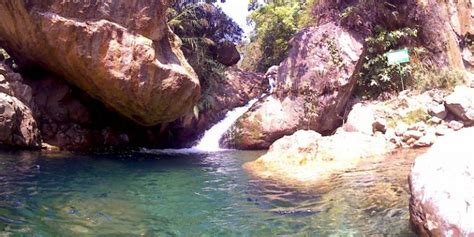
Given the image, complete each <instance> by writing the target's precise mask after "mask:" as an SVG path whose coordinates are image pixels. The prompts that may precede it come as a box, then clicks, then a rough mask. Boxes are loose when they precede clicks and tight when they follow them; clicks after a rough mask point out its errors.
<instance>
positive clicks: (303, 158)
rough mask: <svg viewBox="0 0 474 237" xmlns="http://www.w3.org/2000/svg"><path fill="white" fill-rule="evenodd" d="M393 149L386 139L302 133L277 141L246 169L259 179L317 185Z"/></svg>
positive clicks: (345, 133)
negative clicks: (265, 178) (337, 173)
mask: <svg viewBox="0 0 474 237" xmlns="http://www.w3.org/2000/svg"><path fill="white" fill-rule="evenodd" d="M349 144H350V145H349ZM392 149H393V145H391V144H389V143H388V142H387V141H386V140H385V139H384V138H383V137H373V136H369V135H366V134H362V133H357V132H354V133H348V132H342V133H337V134H336V135H333V136H330V137H322V136H321V135H320V134H318V133H317V132H314V131H305V130H301V131H298V132H296V133H295V134H293V135H291V136H285V137H283V138H281V139H279V140H277V141H276V142H275V143H274V144H273V145H272V146H271V147H270V150H269V151H268V153H267V154H265V155H264V156H262V157H260V158H259V159H258V160H256V161H254V162H251V163H247V164H246V165H245V168H246V169H248V170H249V171H250V172H252V173H253V174H255V175H257V176H261V177H267V178H272V179H278V180H282V181H284V182H290V183H291V182H303V183H308V182H314V181H316V182H317V181H318V180H321V179H324V178H328V177H329V176H330V175H331V174H333V173H334V172H337V171H343V170H344V169H347V168H350V167H353V166H354V165H356V164H357V163H358V162H359V161H360V160H361V159H364V158H368V157H373V156H380V155H383V154H385V153H387V152H389V151H391V150H392Z"/></svg>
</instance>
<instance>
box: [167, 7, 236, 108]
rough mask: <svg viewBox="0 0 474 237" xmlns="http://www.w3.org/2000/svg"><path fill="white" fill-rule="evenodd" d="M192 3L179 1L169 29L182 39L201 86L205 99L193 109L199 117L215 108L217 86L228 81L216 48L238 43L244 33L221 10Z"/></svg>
mask: <svg viewBox="0 0 474 237" xmlns="http://www.w3.org/2000/svg"><path fill="white" fill-rule="evenodd" d="M193 2H194V1H184V2H183V1H177V2H176V3H175V4H174V6H173V8H170V10H169V19H170V20H169V25H170V27H171V28H172V29H173V31H174V32H175V33H176V34H177V35H178V36H179V37H180V38H181V40H182V42H183V45H182V50H183V52H184V54H185V56H186V59H187V60H188V62H189V63H190V64H191V66H192V67H193V68H194V70H195V71H196V73H197V74H198V77H199V80H200V82H201V86H202V97H201V100H200V102H199V104H198V106H197V107H196V108H195V109H194V114H195V116H196V117H197V116H198V114H199V111H202V110H204V109H209V108H212V107H213V106H214V104H215V99H214V98H213V96H212V95H211V92H213V91H217V89H216V88H217V86H218V85H219V83H220V82H221V81H222V80H224V79H225V76H224V72H225V68H226V66H224V65H223V64H221V63H219V62H218V61H217V59H216V56H215V50H216V46H217V44H218V43H220V42H223V41H231V42H233V43H239V42H240V41H241V39H242V34H243V31H242V29H241V28H240V27H239V25H238V24H237V23H235V22H234V21H233V20H232V19H230V18H229V17H228V16H227V15H226V14H225V13H224V12H223V11H222V10H221V9H220V8H218V7H215V6H213V5H212V4H207V3H193ZM208 2H212V1H208ZM214 2H215V1H214Z"/></svg>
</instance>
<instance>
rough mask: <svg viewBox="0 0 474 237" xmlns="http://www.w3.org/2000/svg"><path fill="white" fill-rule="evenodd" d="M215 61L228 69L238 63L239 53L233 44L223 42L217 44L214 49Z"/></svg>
mask: <svg viewBox="0 0 474 237" xmlns="http://www.w3.org/2000/svg"><path fill="white" fill-rule="evenodd" d="M215 54H216V56H215V57H216V60H217V61H218V62H220V63H222V64H224V65H226V66H228V67H230V66H234V65H235V64H237V63H238V62H239V61H240V53H239V51H238V50H237V47H236V46H235V44H234V43H232V42H230V41H224V42H221V43H219V44H218V45H217V46H216V49H215Z"/></svg>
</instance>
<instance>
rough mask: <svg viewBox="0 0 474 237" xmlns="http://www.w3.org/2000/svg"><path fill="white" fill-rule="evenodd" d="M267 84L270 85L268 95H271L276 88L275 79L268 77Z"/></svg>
mask: <svg viewBox="0 0 474 237" xmlns="http://www.w3.org/2000/svg"><path fill="white" fill-rule="evenodd" d="M267 79H268V84H269V85H270V94H273V92H274V91H275V88H276V79H275V78H274V77H273V76H268V77H267Z"/></svg>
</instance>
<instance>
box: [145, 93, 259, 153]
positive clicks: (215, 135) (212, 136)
mask: <svg viewBox="0 0 474 237" xmlns="http://www.w3.org/2000/svg"><path fill="white" fill-rule="evenodd" d="M263 96H265V95H263ZM263 96H262V97H263ZM257 101H258V98H256V99H253V100H251V101H249V102H248V103H247V104H246V105H245V106H243V107H238V108H235V109H233V110H231V111H229V112H227V114H226V116H225V118H224V119H223V120H221V121H220V122H219V123H217V124H216V125H214V126H213V127H211V128H210V129H209V130H207V131H206V132H205V133H204V136H203V137H202V138H201V140H200V141H199V142H198V143H197V145H196V146H194V147H192V148H184V149H162V150H158V149H143V150H142V152H144V153H154V154H168V155H183V154H195V153H210V152H219V151H226V150H227V149H223V148H221V147H220V144H219V141H220V140H221V139H222V137H223V136H224V134H225V133H226V132H227V130H229V129H230V127H231V126H232V125H234V123H235V122H236V121H237V119H239V118H240V117H241V116H242V115H244V114H245V113H246V112H247V111H248V110H249V109H250V108H251V107H252V106H253V105H254V104H255V103H256V102H257Z"/></svg>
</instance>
